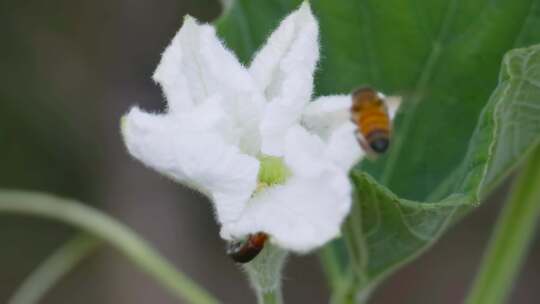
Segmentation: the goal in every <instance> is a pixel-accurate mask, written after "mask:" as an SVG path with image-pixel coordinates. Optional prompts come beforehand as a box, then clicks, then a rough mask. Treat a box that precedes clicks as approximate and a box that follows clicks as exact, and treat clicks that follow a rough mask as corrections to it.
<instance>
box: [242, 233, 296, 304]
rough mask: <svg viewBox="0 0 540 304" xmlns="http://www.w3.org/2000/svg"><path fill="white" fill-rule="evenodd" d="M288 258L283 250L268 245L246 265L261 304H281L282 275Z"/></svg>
mask: <svg viewBox="0 0 540 304" xmlns="http://www.w3.org/2000/svg"><path fill="white" fill-rule="evenodd" d="M286 258H287V252H286V251H285V250H283V249H280V248H278V247H275V246H273V245H271V244H268V245H267V246H265V247H264V249H263V250H262V251H261V253H259V255H258V256H257V257H256V258H255V259H254V260H253V261H251V262H249V263H247V264H244V267H243V268H244V269H245V270H246V272H247V275H248V278H249V281H250V283H251V286H252V287H253V289H254V291H255V293H256V294H257V302H258V303H259V304H281V303H283V296H282V293H281V275H282V272H283V266H284V265H285V260H286Z"/></svg>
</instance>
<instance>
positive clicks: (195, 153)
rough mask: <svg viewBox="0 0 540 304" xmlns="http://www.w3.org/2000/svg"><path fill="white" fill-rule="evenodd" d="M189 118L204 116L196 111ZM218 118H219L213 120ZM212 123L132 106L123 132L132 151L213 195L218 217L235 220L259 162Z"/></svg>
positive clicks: (159, 167) (155, 166)
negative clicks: (189, 125)
mask: <svg viewBox="0 0 540 304" xmlns="http://www.w3.org/2000/svg"><path fill="white" fill-rule="evenodd" d="M194 115H195V116H194V117H192V118H190V119H188V120H190V121H195V120H196V119H200V116H198V114H194ZM215 121H219V119H217V120H215ZM213 128H214V126H213V125H212V123H210V124H209V125H206V126H205V125H204V124H203V123H201V124H200V125H197V126H196V127H192V128H191V129H190V128H186V125H183V124H182V123H181V122H178V120H177V117H175V116H172V115H169V114H166V115H154V114H149V113H145V112H142V111H140V110H139V109H138V108H133V109H132V110H131V111H130V112H129V113H128V114H127V115H126V116H125V117H124V118H123V123H122V133H123V136H124V141H125V143H126V146H127V148H128V150H129V152H130V153H131V154H132V155H133V156H134V157H135V158H137V159H139V160H140V161H142V162H143V163H144V164H146V165H147V166H149V167H151V168H153V169H155V170H156V171H158V172H160V173H162V174H165V175H167V176H169V177H171V178H173V179H174V180H176V181H178V182H180V183H182V184H186V185H188V186H191V187H192V188H194V189H197V190H199V191H201V192H203V193H205V194H206V195H208V196H210V198H211V199H212V200H213V202H214V205H215V208H216V211H217V217H218V220H219V222H221V223H227V222H230V221H234V220H237V219H238V218H239V216H240V215H241V213H242V211H243V209H244V207H245V204H246V202H247V201H248V199H249V197H250V196H251V194H252V193H253V191H254V189H255V187H256V183H257V174H258V170H259V163H258V161H257V160H256V159H254V158H253V157H250V156H247V155H244V154H242V153H240V152H239V150H238V148H236V147H234V146H231V145H228V144H226V142H225V141H224V139H223V137H222V135H221V134H218V133H216V132H215V131H213V130H212V129H213Z"/></svg>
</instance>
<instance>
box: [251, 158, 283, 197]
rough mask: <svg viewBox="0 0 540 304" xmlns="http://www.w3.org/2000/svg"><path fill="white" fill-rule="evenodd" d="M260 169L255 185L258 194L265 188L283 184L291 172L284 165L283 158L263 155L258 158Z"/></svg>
mask: <svg viewBox="0 0 540 304" xmlns="http://www.w3.org/2000/svg"><path fill="white" fill-rule="evenodd" d="M259 161H260V167H259V176H258V182H259V184H258V185H257V191H256V192H259V191H261V190H263V189H264V188H266V187H270V186H273V185H278V184H284V183H285V182H286V181H287V178H288V177H289V176H290V175H291V171H290V170H289V168H287V166H286V165H285V162H284V161H283V158H281V157H276V156H266V155H263V156H261V157H259Z"/></svg>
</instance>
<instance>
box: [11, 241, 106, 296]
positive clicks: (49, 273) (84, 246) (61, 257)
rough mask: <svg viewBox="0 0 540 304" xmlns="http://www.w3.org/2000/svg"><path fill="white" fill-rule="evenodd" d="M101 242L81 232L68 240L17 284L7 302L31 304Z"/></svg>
mask: <svg viewBox="0 0 540 304" xmlns="http://www.w3.org/2000/svg"><path fill="white" fill-rule="evenodd" d="M100 244H101V242H100V241H99V240H98V239H96V238H95V237H93V236H90V235H87V234H82V235H79V236H77V237H75V238H74V239H72V240H70V241H68V242H67V243H66V244H64V245H63V246H62V247H60V248H59V249H57V250H56V251H55V252H54V253H53V254H52V255H51V256H49V257H48V258H47V259H45V261H43V262H42V263H41V265H39V266H38V267H37V268H36V269H35V270H34V271H33V272H32V273H31V274H30V275H29V276H28V277H27V278H26V279H25V281H24V282H23V283H22V284H21V285H20V286H19V288H18V289H17V291H15V293H14V294H13V296H12V297H11V299H10V300H9V301H8V304H32V303H38V301H39V300H40V299H41V298H42V297H43V296H44V295H45V294H46V293H47V292H48V291H49V290H50V289H51V288H52V287H53V286H54V285H55V283H57V282H58V281H60V280H61V279H62V278H63V277H64V276H65V275H66V274H67V273H68V272H69V271H70V270H71V269H73V268H74V267H75V266H76V265H77V264H79V262H81V261H82V260H83V259H84V258H86V257H88V256H89V255H90V254H92V253H93V252H94V251H95V250H96V249H97V248H98V245H100Z"/></svg>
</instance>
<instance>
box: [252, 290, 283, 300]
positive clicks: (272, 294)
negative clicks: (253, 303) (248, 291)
mask: <svg viewBox="0 0 540 304" xmlns="http://www.w3.org/2000/svg"><path fill="white" fill-rule="evenodd" d="M258 297H259V303H261V304H281V303H283V296H282V295H281V288H279V289H276V290H272V291H268V292H262V294H261V295H258Z"/></svg>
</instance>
